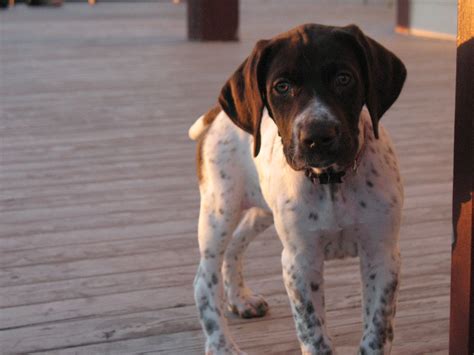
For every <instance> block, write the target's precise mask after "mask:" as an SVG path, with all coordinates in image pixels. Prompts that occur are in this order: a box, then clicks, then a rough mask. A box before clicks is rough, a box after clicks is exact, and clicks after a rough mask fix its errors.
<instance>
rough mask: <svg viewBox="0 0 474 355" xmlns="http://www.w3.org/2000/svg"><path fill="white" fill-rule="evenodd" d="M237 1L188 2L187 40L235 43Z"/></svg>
mask: <svg viewBox="0 0 474 355" xmlns="http://www.w3.org/2000/svg"><path fill="white" fill-rule="evenodd" d="M238 27H239V0H188V38H189V39H190V40H197V41H236V40H237V39H238V35H237V31H238Z"/></svg>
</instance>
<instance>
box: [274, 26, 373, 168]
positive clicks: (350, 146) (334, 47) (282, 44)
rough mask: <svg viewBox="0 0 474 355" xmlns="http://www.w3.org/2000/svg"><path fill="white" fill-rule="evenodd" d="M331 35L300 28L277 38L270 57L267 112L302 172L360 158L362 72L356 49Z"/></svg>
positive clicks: (314, 28)
mask: <svg viewBox="0 0 474 355" xmlns="http://www.w3.org/2000/svg"><path fill="white" fill-rule="evenodd" d="M331 33H332V31H331V29H330V28H326V27H320V26H317V25H313V26H304V27H302V28H298V29H296V30H293V31H291V32H289V33H287V34H285V35H284V36H282V37H281V38H276V39H275V40H274V41H275V44H273V50H271V52H270V53H271V54H269V57H270V58H272V59H270V60H269V61H268V62H267V66H266V68H267V72H266V83H265V90H266V92H265V96H266V99H267V107H268V109H269V112H270V113H271V116H272V118H273V120H274V121H275V123H276V125H277V126H278V131H279V134H280V136H281V139H282V143H283V147H284V153H285V156H286V159H287V161H288V163H289V164H290V165H291V166H292V167H293V168H294V169H296V170H301V169H304V168H307V167H316V168H326V167H329V166H331V165H334V164H337V165H339V166H346V165H347V164H349V163H350V162H351V160H353V159H354V158H355V155H356V154H357V148H358V135H359V129H358V122H359V115H360V112H361V109H362V106H363V105H364V97H365V90H364V85H363V74H362V69H361V66H360V64H359V60H358V58H357V54H356V52H355V49H354V48H353V46H351V45H350V44H349V45H348V43H346V41H343V40H340V39H337V38H335V37H334V36H333V35H332V34H331Z"/></svg>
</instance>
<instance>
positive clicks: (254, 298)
mask: <svg viewBox="0 0 474 355" xmlns="http://www.w3.org/2000/svg"><path fill="white" fill-rule="evenodd" d="M229 309H230V310H231V311H232V313H234V314H237V315H238V316H239V317H241V318H257V317H263V316H264V315H265V314H267V312H268V303H267V301H265V299H264V298H263V297H262V296H260V295H250V296H246V297H239V298H237V299H235V300H233V301H229Z"/></svg>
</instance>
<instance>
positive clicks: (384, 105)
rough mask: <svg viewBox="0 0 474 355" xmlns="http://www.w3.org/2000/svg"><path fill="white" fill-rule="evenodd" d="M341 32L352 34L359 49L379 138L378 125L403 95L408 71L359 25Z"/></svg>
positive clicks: (371, 112) (368, 104) (369, 107)
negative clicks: (401, 93) (401, 94)
mask: <svg viewBox="0 0 474 355" xmlns="http://www.w3.org/2000/svg"><path fill="white" fill-rule="evenodd" d="M341 30H342V31H343V32H346V33H348V34H350V35H351V36H352V37H353V39H354V40H355V42H356V44H357V47H359V51H360V55H361V57H362V58H361V59H362V60H361V62H362V66H363V68H362V69H363V71H364V76H365V78H364V79H365V83H364V84H365V95H366V96H365V104H366V106H367V108H368V110H369V113H370V117H371V118H372V127H373V129H374V135H375V137H376V138H378V137H379V133H378V122H379V120H380V118H381V117H382V116H383V114H384V113H385V112H386V111H387V110H388V109H389V108H390V106H392V104H393V103H394V102H395V100H396V99H397V98H398V96H399V95H400V92H401V91H402V87H403V84H404V82H405V79H406V76H407V70H406V68H405V65H404V64H403V63H402V61H401V60H400V59H399V58H398V57H397V56H396V55H395V54H393V53H392V52H390V51H389V50H388V49H386V48H385V47H383V46H382V45H381V44H380V43H377V42H376V41H374V40H373V39H372V38H370V37H368V36H366V35H365V34H364V33H363V32H362V31H361V30H360V28H359V27H357V26H356V25H349V26H346V27H342V29H341Z"/></svg>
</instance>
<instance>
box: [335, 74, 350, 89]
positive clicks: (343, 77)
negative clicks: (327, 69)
mask: <svg viewBox="0 0 474 355" xmlns="http://www.w3.org/2000/svg"><path fill="white" fill-rule="evenodd" d="M351 81H352V77H351V75H350V74H349V73H339V74H337V76H336V85H337V86H347V85H349V84H350V83H351Z"/></svg>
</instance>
